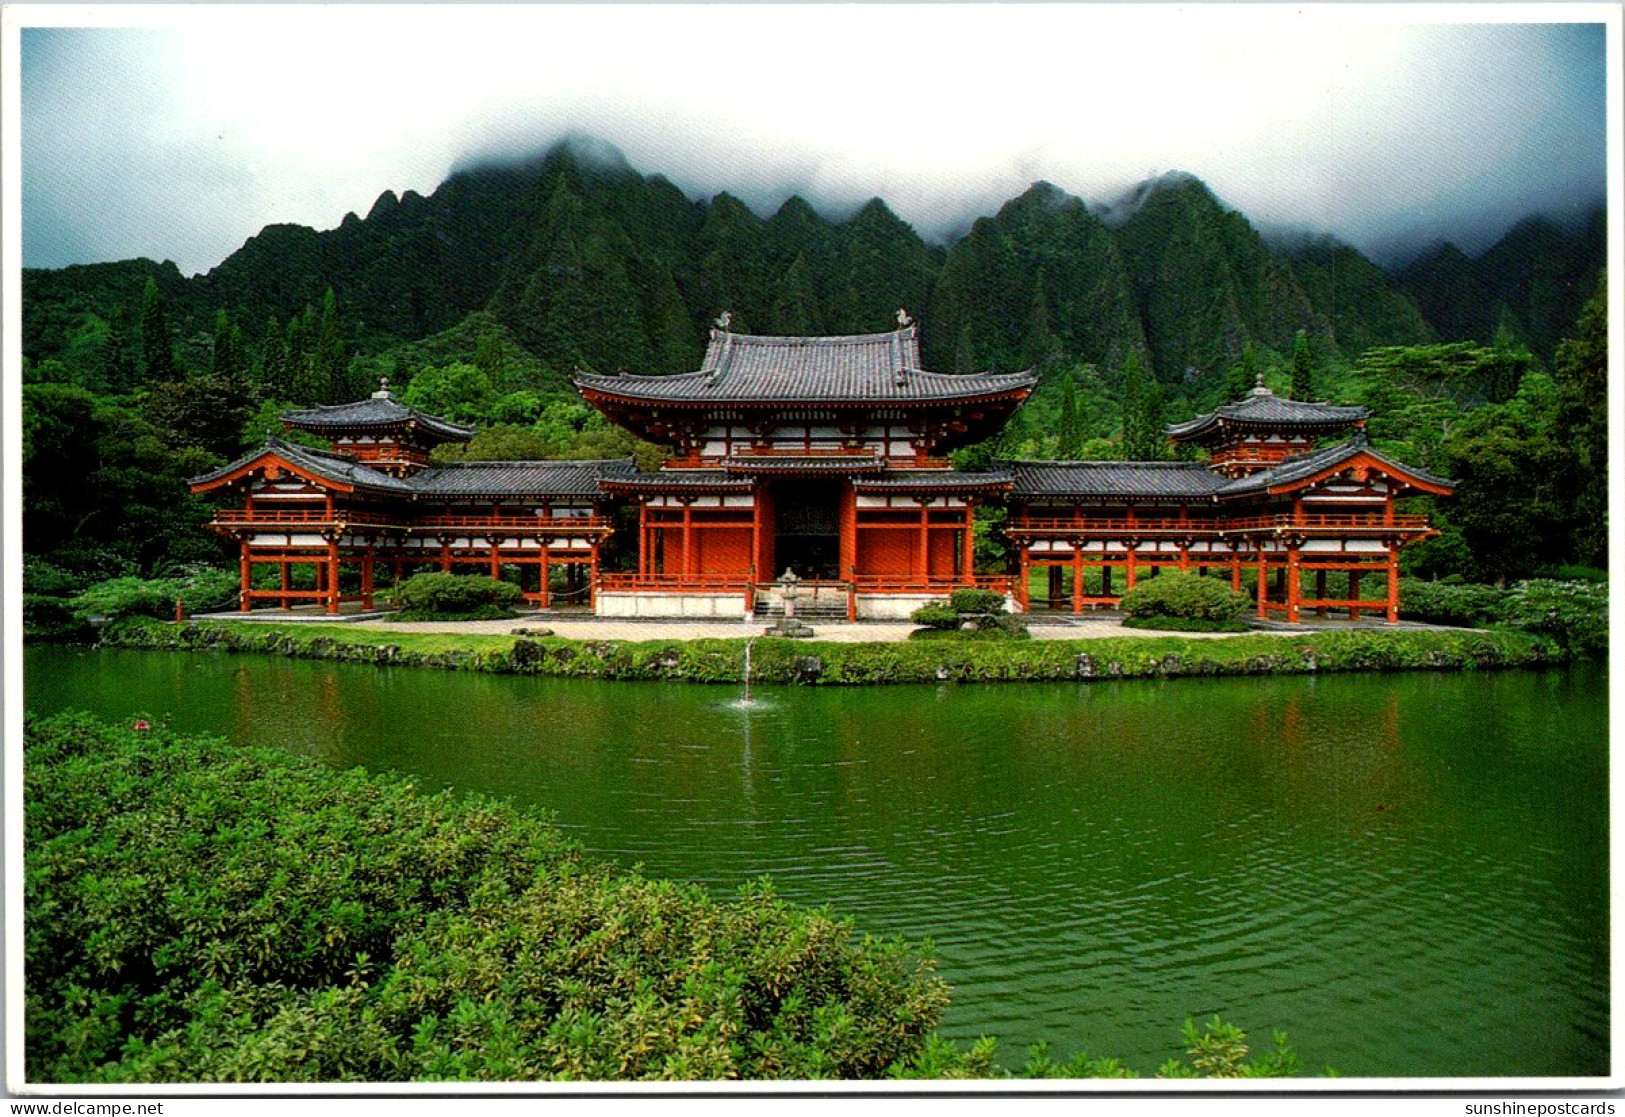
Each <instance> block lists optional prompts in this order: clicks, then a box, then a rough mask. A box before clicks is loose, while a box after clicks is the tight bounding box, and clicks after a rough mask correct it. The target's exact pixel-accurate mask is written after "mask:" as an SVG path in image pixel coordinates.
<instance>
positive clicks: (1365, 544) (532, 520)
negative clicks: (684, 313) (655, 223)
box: [191, 312, 1451, 623]
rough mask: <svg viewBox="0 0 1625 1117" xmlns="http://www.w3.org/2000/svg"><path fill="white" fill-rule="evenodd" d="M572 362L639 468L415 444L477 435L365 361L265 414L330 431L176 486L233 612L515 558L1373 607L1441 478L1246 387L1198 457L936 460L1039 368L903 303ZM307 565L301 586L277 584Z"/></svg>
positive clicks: (879, 604) (1309, 407) (1328, 410)
mask: <svg viewBox="0 0 1625 1117" xmlns="http://www.w3.org/2000/svg"><path fill="white" fill-rule="evenodd" d="M574 383H575V386H576V388H577V390H578V391H579V392H580V393H581V395H582V397H583V398H584V399H585V400H586V401H587V402H588V403H590V404H592V405H593V406H594V407H596V408H598V409H599V410H600V411H602V412H603V413H604V414H605V415H606V416H607V417H608V418H609V419H610V420H611V421H613V422H615V423H617V424H619V425H620V426H622V427H624V428H626V429H628V430H630V431H632V432H633V433H635V434H637V435H638V436H640V437H642V438H645V439H648V440H649V441H651V442H655V443H658V444H662V445H665V446H668V447H670V448H671V456H670V457H669V458H668V459H667V460H666V461H665V462H664V464H663V465H662V466H661V468H660V469H658V470H655V471H640V470H638V469H637V468H635V467H634V465H633V463H632V462H631V461H630V460H615V461H542V462H475V461H458V462H446V463H436V462H435V461H434V460H433V458H432V452H433V450H434V448H435V447H436V446H437V445H440V444H443V443H447V442H466V441H468V440H469V439H470V438H472V436H473V433H474V432H473V431H472V430H470V429H469V428H466V427H461V426H458V425H456V424H453V423H449V422H447V421H445V420H444V419H440V418H437V417H435V416H432V415H425V414H423V413H421V412H418V411H416V410H414V409H412V408H409V407H406V406H404V405H402V404H401V403H400V402H398V401H397V400H396V399H395V398H394V396H393V394H392V393H391V392H390V391H389V389H388V386H387V384H386V385H384V386H383V387H382V388H381V389H380V390H379V391H378V392H376V393H374V394H373V396H372V397H371V398H370V399H366V400H361V401H358V402H356V403H350V404H343V405H339V406H334V407H317V408H309V409H305V410H300V411H291V412H289V413H287V414H286V415H285V416H284V417H283V422H284V424H285V425H286V426H287V427H289V428H290V429H292V430H299V431H305V432H308V433H311V434H315V435H319V436H321V437H322V438H325V439H326V440H327V441H328V443H329V445H330V447H331V449H328V450H315V449H311V448H309V447H306V446H302V445H297V444H295V443H292V442H289V441H285V440H282V439H272V440H270V441H268V442H267V443H266V445H265V446H263V447H262V448H261V449H259V450H257V451H255V452H254V453H251V454H249V455H247V456H246V457H244V458H242V459H241V460H239V461H237V462H234V463H232V464H231V465H228V466H225V467H224V468H222V469H219V470H215V471H214V472H212V473H208V474H205V475H203V476H201V477H197V478H194V479H193V480H192V482H191V485H192V488H193V491H195V492H219V493H233V494H236V495H238V496H239V497H240V506H238V507H233V508H221V509H220V510H218V511H217V512H216V514H215V517H214V519H213V521H212V523H211V525H210V526H211V527H213V528H214V529H215V530H216V531H218V532H221V533H222V534H224V535H226V536H228V537H230V538H232V539H233V540H235V541H236V542H237V543H238V545H239V556H240V565H241V574H242V596H241V608H242V610H243V611H245V612H247V611H249V610H252V609H253V608H254V607H255V606H256V605H264V604H268V605H273V606H276V607H280V608H283V609H286V608H290V607H292V606H293V605H295V604H301V603H311V602H314V603H316V604H318V605H320V606H321V607H323V608H324V609H325V610H326V611H327V612H338V611H339V609H340V606H341V604H343V603H345V602H349V601H358V602H359V603H360V604H361V607H362V608H365V609H370V608H372V607H373V604H374V576H375V571H376V569H377V567H378V564H380V563H382V564H385V565H386V566H387V567H388V569H389V570H390V572H391V575H392V578H393V580H397V581H398V580H399V579H400V578H402V577H404V576H406V575H407V574H409V573H411V572H415V571H417V570H421V569H438V570H445V571H452V570H457V571H460V572H464V573H468V572H479V573H488V574H490V575H491V576H492V577H508V578H510V579H517V580H518V582H519V584H520V586H521V588H522V589H523V591H524V594H525V598H526V599H527V600H528V601H530V602H532V603H533V604H534V605H536V606H537V607H540V608H558V607H569V606H578V607H581V608H590V609H591V610H592V611H594V612H595V613H597V614H599V615H601V616H622V617H660V616H668V617H677V616H689V617H733V618H738V617H740V616H742V615H744V616H750V615H753V614H756V613H772V612H773V611H774V610H775V609H779V608H781V606H782V602H781V601H780V599H779V597H778V594H779V593H780V589H779V586H778V582H777V576H778V573H779V572H780V571H784V570H793V571H794V572H795V573H796V575H797V577H798V578H799V579H800V582H799V584H798V587H797V593H798V610H799V611H800V612H801V613H802V615H804V616H805V615H809V614H810V615H813V616H823V617H827V618H839V619H845V620H863V619H901V618H905V617H907V616H908V615H909V614H910V613H911V612H912V611H913V610H914V609H916V608H918V607H919V606H920V605H921V604H923V603H925V602H926V601H930V600H934V599H938V598H941V597H942V596H944V595H945V594H947V593H948V592H949V591H951V590H952V589H955V588H958V587H968V586H974V587H979V588H983V589H993V590H996V591H998V592H1000V593H1004V594H1006V595H1007V596H1008V598H1009V599H1010V601H1011V603H1012V604H1013V605H1014V606H1015V607H1016V608H1018V609H1023V610H1039V609H1049V610H1060V611H1068V612H1082V611H1084V610H1086V609H1092V608H1096V607H1100V606H1110V605H1113V604H1115V603H1116V602H1117V601H1118V600H1119V599H1120V598H1121V596H1122V594H1123V593H1126V592H1127V591H1128V590H1130V589H1132V588H1134V585H1135V583H1136V581H1137V580H1138V579H1140V578H1144V577H1148V576H1154V575H1155V574H1156V572H1157V571H1159V570H1163V569H1169V568H1175V569H1180V570H1187V569H1196V570H1199V571H1202V572H1204V573H1210V574H1219V575H1222V576H1227V577H1228V578H1229V579H1230V580H1231V583H1232V585H1233V586H1234V587H1235V588H1236V589H1238V590H1240V589H1242V587H1243V574H1244V573H1245V572H1247V571H1251V572H1253V573H1254V579H1253V585H1252V587H1251V588H1250V591H1249V592H1252V593H1254V594H1256V600H1257V611H1258V615H1259V616H1260V617H1261V618H1271V617H1274V618H1276V619H1280V620H1284V621H1286V622H1288V623H1298V622H1299V620H1300V618H1301V617H1302V615H1303V613H1304V612H1305V611H1313V612H1315V613H1317V614H1322V615H1324V614H1326V613H1327V612H1328V611H1330V610H1336V611H1339V612H1342V613H1346V614H1347V615H1348V616H1349V617H1350V618H1358V617H1360V616H1361V615H1362V613H1367V612H1370V613H1380V614H1382V615H1383V616H1384V617H1385V618H1386V619H1387V620H1389V621H1395V620H1397V619H1398V616H1399V613H1398V556H1399V550H1400V548H1401V547H1403V546H1404V545H1405V544H1407V543H1409V542H1412V541H1414V540H1416V539H1420V538H1424V537H1426V536H1428V535H1430V534H1433V530H1432V528H1431V527H1430V526H1429V525H1428V523H1427V521H1426V519H1425V518H1424V517H1421V516H1416V515H1404V514H1400V513H1398V512H1396V509H1395V501H1396V500H1398V499H1400V498H1403V497H1405V496H1408V495H1414V494H1418V493H1429V494H1435V495H1447V494H1449V493H1450V492H1451V484H1450V482H1448V481H1445V480H1443V479H1441V478H1438V477H1433V476H1430V475H1428V474H1427V473H1425V472H1423V471H1421V470H1417V469H1414V468H1411V467H1409V466H1405V465H1403V464H1401V463H1399V462H1396V461H1393V460H1392V459H1390V458H1388V457H1386V456H1384V455H1382V454H1380V453H1378V452H1377V451H1376V450H1374V449H1373V448H1372V447H1371V446H1370V445H1369V444H1368V443H1367V441H1366V437H1365V430H1364V428H1365V423H1366V420H1367V418H1368V417H1369V416H1368V412H1367V411H1366V410H1365V409H1364V408H1360V407H1341V406H1334V405H1330V404H1323V403H1309V402H1303V401H1296V400H1287V399H1282V398H1280V397H1277V396H1275V395H1274V394H1273V393H1271V392H1270V391H1269V390H1268V389H1267V388H1265V387H1263V386H1262V384H1260V385H1259V387H1257V388H1255V389H1254V390H1253V391H1252V392H1251V393H1250V394H1249V395H1248V396H1247V397H1246V398H1245V399H1242V400H1239V401H1237V402H1234V403H1231V404H1228V405H1226V406H1223V407H1220V408H1218V409H1217V410H1216V411H1214V412H1212V413H1211V414H1207V415H1200V416H1197V417H1196V418H1194V419H1192V420H1190V421H1188V422H1184V423H1177V424H1174V425H1173V426H1170V427H1169V428H1167V434H1168V437H1169V438H1170V439H1171V440H1172V441H1173V442H1174V443H1176V444H1181V443H1183V444H1189V445H1191V446H1194V447H1196V448H1198V449H1199V450H1202V451H1205V452H1206V455H1207V460H1206V461H1200V462H1198V461H1178V462H1123V461H1109V462H1076V461H1067V462H1036V461H1001V462H995V463H994V464H993V466H992V467H990V468H988V469H985V470H982V471H979V472H967V471H962V470H957V469H955V468H954V467H953V465H952V464H951V462H950V461H949V459H948V457H947V456H946V455H947V454H948V453H949V452H951V451H952V450H954V449H956V448H958V447H962V446H967V445H970V444H972V443H976V442H979V441H982V440H985V439H987V438H989V437H991V436H992V435H994V434H996V433H997V432H998V430H999V429H1000V428H1001V427H1002V426H1003V424H1004V423H1005V421H1006V420H1008V419H1009V417H1010V416H1011V414H1012V413H1013V412H1014V411H1015V409H1016V408H1018V407H1019V406H1021V404H1022V403H1023V402H1024V401H1025V400H1026V399H1027V397H1028V396H1029V394H1030V393H1031V392H1032V390H1033V387H1034V385H1035V383H1036V376H1035V375H1034V374H1033V373H1031V372H1020V373H991V372H990V373H977V374H965V375H947V374H943V373H935V372H930V371H927V370H925V369H924V368H922V367H921V364H920V353H919V339H918V327H917V326H916V325H915V324H914V323H913V322H912V321H911V320H909V319H908V317H907V316H906V315H905V314H903V313H902V312H899V314H898V328H897V329H896V330H893V331H889V332H886V333H879V334H859V335H851V336H842V337H759V336H754V335H750V334H743V333H735V332H733V331H732V330H730V329H729V328H728V316H726V315H724V316H723V318H722V319H720V320H719V322H718V325H717V328H715V329H713V330H712V332H711V336H710V341H709V345H708V346H707V349H706V355H705V359H704V362H703V364H702V365H701V367H700V368H699V369H698V370H697V371H695V372H691V373H685V374H681V375H675V376H636V375H619V376H595V375H586V374H581V375H578V376H577V377H576V379H575V382H574ZM984 505H993V506H998V507H1001V508H1003V509H1005V510H1006V511H1007V516H1006V519H1005V522H1004V525H1003V534H1004V536H1005V538H1006V540H1007V541H1008V542H1009V544H1010V549H1011V552H1012V554H1013V556H1014V557H1013V560H1012V562H1011V564H1010V566H1011V568H1010V569H1009V570H1006V571H1000V572H995V573H987V572H982V573H978V572H977V570H976V556H975V545H974V541H975V534H976V533H975V523H976V519H975V513H976V509H977V508H978V507H979V506H984ZM634 513H635V515H634ZM302 564H308V565H310V566H313V567H314V569H315V574H316V576H315V579H314V587H313V588H295V586H294V581H295V579H294V578H292V577H291V571H292V570H293V568H295V567H297V566H299V565H302ZM1039 569H1042V570H1043V571H1044V573H1043V574H1039V573H1038V570H1039ZM300 581H307V579H300ZM1035 581H1036V582H1038V583H1040V589H1039V590H1038V591H1037V592H1034V589H1033V586H1034V583H1035ZM1379 589H1380V593H1375V592H1372V591H1376V590H1379Z"/></svg>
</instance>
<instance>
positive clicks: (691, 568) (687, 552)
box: [683, 500, 699, 580]
mask: <svg viewBox="0 0 1625 1117" xmlns="http://www.w3.org/2000/svg"><path fill="white" fill-rule="evenodd" d="M695 558H696V556H695V554H694V502H693V501H692V500H685V501H683V577H684V578H687V579H690V580H692V579H693V577H694V573H695V571H696V570H698V569H699V566H698V564H697V563H696V562H695Z"/></svg>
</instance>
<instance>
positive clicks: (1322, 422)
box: [1164, 388, 1371, 441]
mask: <svg viewBox="0 0 1625 1117" xmlns="http://www.w3.org/2000/svg"><path fill="white" fill-rule="evenodd" d="M1370 416H1371V412H1370V410H1369V409H1368V408H1365V407H1345V406H1341V405H1338V404H1330V403H1309V402H1307V401H1304V400H1295V399H1286V398H1285V397H1283V396H1278V395H1276V394H1275V393H1274V392H1271V391H1270V390H1269V389H1268V388H1255V389H1253V391H1252V392H1251V393H1249V394H1248V395H1246V396H1244V397H1242V398H1241V399H1239V400H1237V401H1236V402H1234V403H1227V404H1225V405H1224V406H1223V407H1220V408H1218V409H1217V410H1215V411H1210V412H1208V413H1207V414H1206V415H1198V416H1197V417H1196V418H1194V419H1187V420H1186V421H1185V422H1183V423H1172V424H1170V425H1169V426H1168V427H1166V428H1164V433H1165V434H1167V436H1168V437H1169V438H1171V439H1174V440H1175V441H1181V440H1183V439H1187V438H1194V437H1196V436H1197V435H1200V434H1206V433H1207V432H1208V431H1210V430H1214V429H1215V428H1217V427H1219V426H1220V420H1226V421H1228V422H1231V423H1238V424H1242V425H1257V426H1273V427H1346V426H1348V425H1349V424H1351V423H1357V422H1359V421H1360V420H1361V419H1367V418H1370Z"/></svg>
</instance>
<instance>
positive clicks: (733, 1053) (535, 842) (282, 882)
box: [24, 715, 948, 1082]
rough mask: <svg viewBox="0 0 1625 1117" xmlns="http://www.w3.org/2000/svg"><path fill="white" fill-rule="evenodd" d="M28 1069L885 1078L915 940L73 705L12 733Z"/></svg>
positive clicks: (126, 1077)
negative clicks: (108, 719)
mask: <svg viewBox="0 0 1625 1117" xmlns="http://www.w3.org/2000/svg"><path fill="white" fill-rule="evenodd" d="M24 748H25V756H24V760H25V763H24V771H25V789H24V790H25V805H26V810H25V813H24V819H25V822H24V825H25V843H24V848H25V851H26V852H25V866H24V868H25V884H24V887H25V897H26V905H25V911H26V915H25V922H24V938H25V942H24V955H25V971H26V981H27V988H26V1025H27V1027H26V1041H25V1042H26V1066H27V1073H28V1077H29V1079H30V1080H32V1081H38V1082H70V1081H72V1082H85V1081H96V1082H131V1081H142V1082H179V1081H244V1080H255V1081H295V1080H297V1081H402V1080H425V1079H428V1080H437V1079H497V1080H527V1079H550V1078H563V1079H651V1078H664V1079H700V1078H703V1079H721V1078H760V1079H768V1078H794V1079H803V1078H807V1079H810V1078H874V1077H880V1076H882V1075H884V1074H885V1073H886V1072H887V1070H888V1068H891V1067H892V1066H894V1065H900V1064H904V1063H907V1062H908V1061H909V1060H910V1059H911V1058H913V1057H915V1056H916V1055H917V1054H918V1052H919V1051H920V1050H921V1048H922V1046H923V1045H924V1043H925V1039H926V1037H927V1036H928V1035H929V1034H930V1032H931V1029H932V1028H933V1027H935V1025H936V1024H937V1022H938V1020H939V1019H940V1017H941V1015H942V1012H943V1010H944V1009H945V1007H946V1005H947V1001H948V991H947V987H946V986H945V985H944V983H943V982H942V980H941V979H940V978H939V977H937V976H936V975H935V973H934V972H933V968H932V966H931V964H930V962H929V960H928V959H927V958H926V957H924V956H923V955H921V954H919V953H917V952H915V951H914V950H912V949H910V948H909V947H908V946H906V945H905V944H904V943H902V942H901V941H896V940H884V941H883V940H878V939H874V938H871V937H868V936H863V937H859V936H857V935H855V934H854V933H853V931H852V928H851V926H850V925H849V924H848V923H847V922H845V921H844V920H840V919H837V918H834V917H833V916H831V915H829V914H827V913H825V912H823V911H808V910H804V909H801V908H797V907H793V906H791V905H789V904H786V903H784V902H783V901H781V900H779V899H778V898H777V897H775V896H774V894H773V892H772V890H771V888H770V887H768V886H767V885H765V884H755V885H751V886H749V887H747V888H745V889H744V890H742V891H741V893H740V895H739V897H738V899H737V900H735V901H733V902H718V901H715V900H712V899H711V898H709V897H708V896H707V895H706V894H705V893H704V891H703V890H701V889H699V888H697V887H694V886H682V885H674V884H670V883H665V882H660V881H652V880H648V879H646V878H643V877H641V876H638V875H636V874H630V873H620V872H617V871H613V870H611V869H610V868H608V867H607V866H604V865H600V864H597V863H593V862H590V861H588V860H587V859H585V858H584V857H582V855H581V854H580V852H579V850H578V849H577V848H576V847H575V846H574V844H573V843H571V842H570V841H569V840H568V839H566V838H564V837H563V836H562V835H561V834H560V833H559V832H558V831H557V830H556V829H554V828H553V827H552V826H550V825H548V824H547V823H546V822H545V821H544V820H542V819H540V818H538V817H536V816H535V815H533V814H530V813H527V812H522V811H519V810H516V809H513V808H510V807H506V806H503V805H501V804H495V803H491V802H488V801H482V800H477V799H470V798H457V797H454V796H452V795H451V794H450V793H445V792H442V793H439V794H434V795H427V794H420V793H418V792H417V791H416V790H415V789H414V788H413V786H412V784H410V783H409V782H406V781H404V780H402V779H399V778H384V777H372V776H368V775H366V774H365V773H362V772H360V771H349V772H339V771H334V770H332V769H329V768H326V767H324V766H322V765H320V764H318V763H316V762H314V761H310V760H306V759H302V758H297V757H294V756H291V755H287V754H284V753H280V752H278V751H276V750H269V749H246V748H237V747H233V746H230V745H228V744H226V743H224V742H221V741H218V740H213V739H206V738H201V739H200V738H184V737H179V736H176V735H174V734H172V733H170V732H169V731H167V730H166V729H165V728H164V727H162V726H157V727H153V728H151V729H148V730H146V731H142V730H141V729H140V728H139V726H137V727H124V728H115V727H111V726H108V725H105V724H102V723H99V722H97V721H95V720H93V719H90V718H88V717H85V716H83V715H63V716H58V717H53V718H50V719H47V720H33V719H31V720H29V722H28V723H27V724H26V727H25V733H24Z"/></svg>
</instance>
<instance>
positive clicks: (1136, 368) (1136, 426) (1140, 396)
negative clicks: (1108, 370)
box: [1122, 349, 1146, 461]
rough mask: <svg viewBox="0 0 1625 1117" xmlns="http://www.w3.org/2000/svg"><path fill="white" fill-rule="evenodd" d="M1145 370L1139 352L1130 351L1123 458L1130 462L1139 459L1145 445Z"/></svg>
mask: <svg viewBox="0 0 1625 1117" xmlns="http://www.w3.org/2000/svg"><path fill="white" fill-rule="evenodd" d="M1145 390H1146V385H1145V370H1144V369H1143V368H1141V367H1140V354H1139V351H1138V350H1135V349H1130V350H1129V351H1128V354H1127V356H1125V357H1124V358H1123V399H1122V410H1123V443H1122V445H1123V456H1124V457H1125V458H1128V459H1129V460H1130V461H1133V460H1135V459H1136V458H1137V457H1138V450H1139V448H1140V447H1142V446H1144V445H1145V434H1144V431H1143V429H1142V428H1143V426H1144V423H1145Z"/></svg>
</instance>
